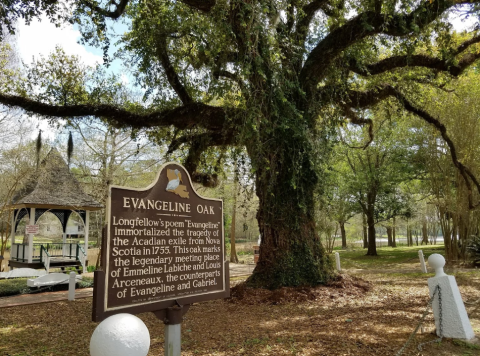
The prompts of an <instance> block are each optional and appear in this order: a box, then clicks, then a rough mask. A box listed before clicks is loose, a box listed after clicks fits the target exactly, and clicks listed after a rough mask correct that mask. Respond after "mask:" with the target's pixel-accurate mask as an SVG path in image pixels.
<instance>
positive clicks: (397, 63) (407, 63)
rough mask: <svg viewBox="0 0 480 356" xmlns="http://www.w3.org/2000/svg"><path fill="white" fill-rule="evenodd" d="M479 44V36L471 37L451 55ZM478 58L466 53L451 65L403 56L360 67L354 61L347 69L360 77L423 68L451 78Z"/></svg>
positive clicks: (433, 59)
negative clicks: (396, 70) (394, 70)
mask: <svg viewBox="0 0 480 356" xmlns="http://www.w3.org/2000/svg"><path fill="white" fill-rule="evenodd" d="M478 42H480V36H476V37H473V38H472V39H470V40H468V41H465V42H464V43H462V44H461V45H460V46H459V47H457V49H456V50H455V51H454V52H453V53H452V55H454V56H455V55H458V54H460V53H461V52H463V51H465V50H466V49H468V47H469V46H471V45H473V44H476V43H478ZM479 58H480V53H466V54H465V55H463V56H462V57H461V58H460V59H459V60H458V62H457V63H456V64H452V61H451V60H445V59H440V58H433V57H429V56H426V55H423V54H417V55H411V56H408V55H405V56H393V57H389V58H385V59H383V60H381V61H379V62H377V63H373V64H369V65H366V66H364V67H361V66H360V65H359V64H358V63H356V62H355V61H354V60H351V61H350V63H349V68H350V70H351V71H352V72H354V73H357V74H360V75H364V76H367V75H375V74H381V73H385V72H387V71H389V70H393V69H396V68H403V67H424V68H431V69H435V70H440V71H443V72H448V73H450V74H451V75H453V76H459V75H460V74H462V73H463V72H464V71H465V69H467V68H468V67H469V66H470V65H471V64H472V63H473V62H475V61H476V60H477V59H479Z"/></svg>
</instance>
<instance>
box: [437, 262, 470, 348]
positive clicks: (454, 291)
mask: <svg viewBox="0 0 480 356" xmlns="http://www.w3.org/2000/svg"><path fill="white" fill-rule="evenodd" d="M428 264H429V266H430V267H432V268H434V269H435V277H432V278H429V279H428V289H429V290H430V297H431V296H432V295H433V293H434V292H435V289H436V288H437V286H439V287H440V294H439V295H440V297H441V308H442V309H441V314H442V322H441V325H440V298H439V296H438V294H437V296H436V297H435V299H434V300H433V304H432V308H433V315H434V316H435V327H436V328H437V335H438V336H443V337H449V338H455V339H465V340H470V339H473V338H474V337H475V334H474V332H473V329H472V325H471V324H470V320H468V315H467V311H466V310H465V305H464V304H463V300H462V296H461V295H460V290H459V289H458V286H457V282H456V281H455V277H454V276H448V275H446V274H445V272H444V271H443V266H445V258H444V257H443V256H442V255H439V254H438V253H434V254H433V255H430V257H428ZM437 293H438V292H437Z"/></svg>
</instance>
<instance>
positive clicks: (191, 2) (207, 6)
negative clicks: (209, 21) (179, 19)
mask: <svg viewBox="0 0 480 356" xmlns="http://www.w3.org/2000/svg"><path fill="white" fill-rule="evenodd" d="M182 2H183V3H184V4H186V5H188V6H190V7H193V8H194V9H197V10H200V11H203V12H209V11H210V10H211V9H212V7H214V6H215V5H216V3H217V1H216V0H182Z"/></svg>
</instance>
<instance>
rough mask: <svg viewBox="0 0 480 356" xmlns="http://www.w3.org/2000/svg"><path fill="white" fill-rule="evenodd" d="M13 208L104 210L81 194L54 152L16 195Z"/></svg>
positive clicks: (87, 196)
mask: <svg viewBox="0 0 480 356" xmlns="http://www.w3.org/2000/svg"><path fill="white" fill-rule="evenodd" d="M10 206H11V207H42V208H49V209H72V210H98V209H101V208H102V207H103V206H102V205H101V204H100V203H98V202H97V201H95V200H94V199H93V198H92V197H91V196H90V195H88V194H86V193H85V192H84V191H83V190H82V188H81V187H80V183H79V182H78V181H77V179H76V178H75V177H74V176H73V174H72V173H71V172H70V170H69V168H68V166H67V164H66V162H65V161H64V160H63V158H62V156H60V153H59V152H58V151H57V150H56V149H55V148H52V149H51V150H50V152H49V153H48V154H47V156H46V157H45V159H43V161H42V162H41V164H40V165H39V167H38V169H37V170H36V171H35V172H33V173H32V175H31V176H30V177H29V178H28V179H27V182H26V184H25V185H24V186H23V187H21V188H20V189H19V190H18V191H17V192H16V193H15V195H14V196H13V199H12V204H11V205H10Z"/></svg>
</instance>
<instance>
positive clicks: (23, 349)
mask: <svg viewBox="0 0 480 356" xmlns="http://www.w3.org/2000/svg"><path fill="white" fill-rule="evenodd" d="M439 247H440V248H441V246H439ZM439 247H434V246H432V247H431V246H428V247H426V248H425V246H423V247H422V248H423V249H424V250H425V254H426V256H428V255H430V254H431V253H436V252H438V250H437V249H438V248H439ZM419 248H420V247H408V248H407V247H406V248H397V249H392V248H391V247H383V248H379V249H378V252H379V256H377V257H372V256H365V252H364V250H363V249H362V248H359V249H358V250H355V251H341V256H342V264H343V266H344V269H345V270H344V273H342V274H341V278H339V279H337V280H336V281H333V282H331V283H329V284H328V285H326V286H319V287H315V288H304V287H284V288H280V289H277V290H275V291H270V290H267V289H253V288H247V287H246V286H245V284H243V285H239V283H240V282H241V281H242V280H239V279H238V278H237V279H236V280H235V281H232V282H231V283H232V284H231V285H232V298H230V299H228V300H224V301H223V300H217V301H210V302H205V303H198V304H194V305H192V306H191V308H190V310H189V311H188V313H187V314H186V318H185V321H184V322H183V324H182V354H184V355H188V356H190V355H218V356H220V355H271V356H274V355H312V356H313V355H395V354H396V353H397V351H398V350H400V348H401V347H402V346H403V345H404V343H405V342H406V340H407V339H408V337H409V335H410V333H411V332H412V331H413V330H414V328H415V327H416V325H417V323H418V321H419V319H420V316H421V315H422V313H423V312H424V310H425V307H426V305H427V301H428V287H427V278H429V277H431V276H433V273H428V274H423V273H419V272H420V264H419V262H418V258H416V256H417V257H418V255H417V251H418V249H419ZM447 272H448V273H449V274H454V275H455V276H456V280H457V283H458V285H459V288H460V292H461V294H462V298H463V300H464V302H465V306H466V309H467V312H468V315H469V318H470V322H471V323H472V327H473V329H474V331H475V332H476V333H479V332H480V308H479V300H478V298H479V296H478V290H479V288H480V272H479V271H478V270H465V269H459V268H455V269H454V268H450V269H449V270H447ZM91 307H92V305H91V299H90V298H86V299H77V300H76V301H74V302H67V301H65V302H54V303H47V304H37V305H28V306H19V307H11V308H6V309H2V313H0V336H1V338H2V343H1V344H0V353H1V354H5V355H29V356H40V355H42V356H45V355H55V356H56V355H66V356H69V355H71V356H77V355H86V354H88V347H89V340H90V337H91V335H92V333H93V330H94V329H95V327H96V325H97V323H93V322H91V321H90V314H91ZM211 316H215V317H211ZM139 317H140V318H141V319H142V320H143V321H144V322H145V323H146V325H147V327H148V329H149V332H150V335H151V349H150V352H149V355H158V354H162V352H163V345H164V326H163V323H162V322H161V321H160V320H158V319H156V318H155V317H154V315H153V314H152V313H144V314H140V315H139ZM232 320H235V322H234V324H232ZM433 330H434V322H433V317H432V315H431V314H429V315H428V316H427V318H426V322H425V324H424V328H423V331H420V332H419V333H418V334H417V336H416V337H415V338H414V341H413V342H412V344H411V345H410V346H409V347H408V348H407V349H406V350H405V353H404V354H403V355H408V356H413V355H417V356H420V355H423V356H435V355H441V356H447V355H449V356H467V355H478V354H479V353H480V346H478V345H475V344H473V345H471V344H466V343H463V342H456V341H454V340H449V339H444V340H442V342H441V343H440V344H435V343H433V344H427V345H424V346H423V349H422V351H419V350H418V349H417V346H418V345H419V344H420V343H423V342H428V341H432V340H434V339H436V336H435V335H434V334H433ZM26 340H28V342H27V341H26ZM52 340H56V341H55V342H52Z"/></svg>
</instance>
